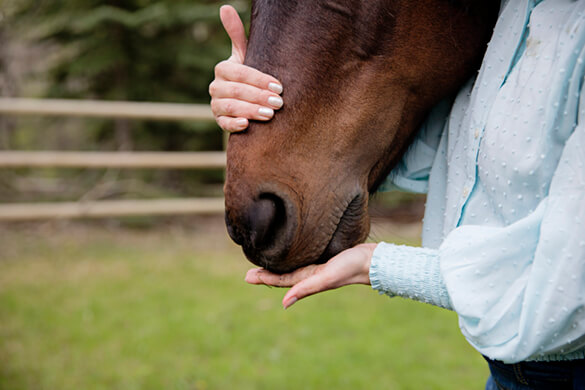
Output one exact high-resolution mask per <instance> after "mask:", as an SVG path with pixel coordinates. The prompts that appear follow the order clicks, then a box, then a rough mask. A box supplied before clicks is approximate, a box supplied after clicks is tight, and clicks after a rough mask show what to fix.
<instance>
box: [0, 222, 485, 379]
mask: <svg viewBox="0 0 585 390" xmlns="http://www.w3.org/2000/svg"><path fill="white" fill-rule="evenodd" d="M217 225H218V224H217V223H215V222H214V223H210V224H208V223H207V222H206V223H202V224H201V225H200V226H199V227H192V228H189V229H176V228H170V227H167V228H161V229H157V230H156V231H151V230H144V231H140V230H124V229H121V228H115V229H105V228H103V227H102V228H99V227H88V226H86V225H65V226H59V225H48V227H47V225H43V226H35V227H32V228H29V229H25V228H23V227H19V228H18V229H15V228H14V227H11V226H10V225H4V226H3V227H0V389H2V390H4V389H10V390H19V389H23V390H24V389H35V390H38V389H41V390H42V389H59V390H68V389H76V390H77V389H84V390H91V389H124V390H132V389H157V390H158V389H177V390H178V389H189V390H195V389H197V390H205V389H222V390H223V389H226V390H228V389H238V390H240V389H241V390H246V389H254V390H256V389H366V388H371V389H483V386H484V382H485V379H486V376H487V366H486V365H485V363H484V362H483V360H482V358H481V357H480V356H479V355H478V354H477V353H475V352H474V351H473V349H472V348H471V347H470V346H468V345H467V343H466V342H465V340H464V339H463V337H462V336H461V335H460V333H459V330H458V326H457V318H456V316H455V315H454V314H453V313H451V312H448V311H446V310H442V309H437V308H434V307H431V306H427V305H424V304H420V303H414V302H409V301H406V300H402V299H400V298H395V299H390V298H388V297H386V296H379V295H378V294H377V293H375V292H373V291H372V290H371V289H370V288H368V287H365V286H352V287H347V288H343V289H340V290H337V291H333V292H328V293H325V294H321V295H319V296H314V297H310V298H308V299H306V300H305V301H301V302H298V303H297V304H296V305H295V306H293V307H292V308H291V309H289V310H286V311H285V310H283V309H282V308H281V306H280V301H281V298H282V296H283V295H284V291H283V290H280V289H276V288H267V287H263V286H250V285H247V284H246V283H245V282H244V281H243V278H244V274H245V271H246V270H247V269H248V268H249V264H248V263H247V262H246V261H245V260H244V259H243V257H242V255H241V253H240V251H239V249H238V248H236V247H235V246H233V245H231V244H230V243H229V242H228V241H227V239H226V236H225V233H224V232H223V229H222V228H220V227H218V226H217ZM391 233H392V232H391ZM394 233H397V235H398V236H401V230H396V229H395V231H394ZM383 234H385V233H383ZM379 235H380V234H378V236H379ZM383 238H388V237H383ZM401 240H409V238H408V237H404V236H402V237H401Z"/></svg>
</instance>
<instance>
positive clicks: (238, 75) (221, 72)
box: [215, 60, 282, 94]
mask: <svg viewBox="0 0 585 390" xmlns="http://www.w3.org/2000/svg"><path fill="white" fill-rule="evenodd" d="M215 79H216V80H227V81H234V82H237V83H243V84H248V85H252V86H254V87H256V88H260V89H267V90H270V91H272V92H274V93H276V94H281V93H282V84H280V81H278V80H277V79H276V78H274V77H272V76H270V75H269V74H266V73H263V72H260V71H259V70H258V69H254V68H252V67H250V66H247V65H242V64H238V63H236V62H234V61H230V60H225V61H222V62H220V63H219V64H217V65H216V66H215Z"/></svg>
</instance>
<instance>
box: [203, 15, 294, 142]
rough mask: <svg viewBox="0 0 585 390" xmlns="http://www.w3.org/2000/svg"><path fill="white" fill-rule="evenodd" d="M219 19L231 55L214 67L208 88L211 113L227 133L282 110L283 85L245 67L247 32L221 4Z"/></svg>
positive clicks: (238, 18) (268, 76)
mask: <svg viewBox="0 0 585 390" xmlns="http://www.w3.org/2000/svg"><path fill="white" fill-rule="evenodd" d="M219 14H220V18H221V22H222V23H223V27H224V28H225V31H226V32H227V33H228V35H229V37H230V39H231V40H232V55H231V57H230V58H228V59H227V60H225V61H222V62H220V63H219V64H217V65H216V66H215V80H213V81H212V82H211V84H210V85H209V94H210V95H211V110H212V111H213V114H214V115H215V120H216V121H217V124H218V125H219V126H220V127H221V128H222V129H224V130H226V131H229V132H236V131H242V130H244V129H245V128H246V127H248V120H249V119H255V120H261V121H262V120H269V119H271V118H272V116H273V115H274V110H278V109H279V108H280V107H282V104H283V102H282V98H281V97H280V96H279V95H280V94H281V93H282V84H280V82H279V81H278V80H277V79H275V78H274V77H272V76H270V75H267V74H265V73H262V72H260V71H258V70H256V69H254V68H251V67H249V66H246V65H244V64H243V63H244V57H245V56H246V45H247V42H246V32H245V30H244V25H243V23H242V21H241V19H240V17H239V16H238V13H237V12H236V10H235V9H234V8H233V7H231V6H229V5H224V6H223V7H221V9H220V13H219Z"/></svg>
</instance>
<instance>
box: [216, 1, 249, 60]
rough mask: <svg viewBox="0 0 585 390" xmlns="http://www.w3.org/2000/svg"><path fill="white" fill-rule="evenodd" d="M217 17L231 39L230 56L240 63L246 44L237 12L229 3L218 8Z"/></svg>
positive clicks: (244, 32)
mask: <svg viewBox="0 0 585 390" xmlns="http://www.w3.org/2000/svg"><path fill="white" fill-rule="evenodd" d="M219 18H220V19H221V23H222V24H223V28H224V29H225V31H226V32H227V34H228V35H229V37H230V39H231V40H232V58H233V59H234V60H235V61H237V62H238V63H240V64H242V63H244V57H245V56H246V45H247V42H246V31H245V30H244V24H243V23H242V20H241V19H240V16H239V15H238V12H237V11H236V9H235V8H234V7H232V6H231V5H224V6H222V7H221V8H220V9H219Z"/></svg>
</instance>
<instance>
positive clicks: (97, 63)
mask: <svg viewBox="0 0 585 390" xmlns="http://www.w3.org/2000/svg"><path fill="white" fill-rule="evenodd" d="M221 4H223V2H220V1H215V0H63V1H52V0H44V1H38V0H0V8H5V9H10V13H9V17H10V19H11V21H12V23H11V25H13V26H20V27H19V31H18V34H19V36H21V37H24V39H25V41H26V42H28V43H30V44H31V45H35V44H50V45H51V48H52V49H51V50H52V51H53V52H54V53H55V54H54V55H53V56H52V58H53V60H52V61H51V65H50V66H49V68H48V69H47V70H46V75H45V76H46V81H47V82H46V85H47V88H46V89H45V91H44V96H46V97H59V98H92V99H105V100H131V101H161V102H186V103H205V104H207V103H208V102H209V96H208V85H209V83H210V82H211V80H212V78H213V67H214V65H215V64H216V63H217V62H218V61H220V60H221V59H223V58H226V57H227V56H228V55H229V47H230V46H229V41H228V38H227V36H226V34H225V33H224V32H223V29H222V27H221V24H220V22H219V16H218V9H219V6H220V5H221ZM235 5H236V6H237V7H238V8H239V9H240V10H241V11H243V13H244V14H245V15H244V18H246V14H247V13H248V12H249V11H248V4H247V3H236V4H235ZM92 124H93V128H92V129H89V130H88V129H85V130H83V131H84V132H85V131H90V133H91V136H90V137H89V140H90V142H89V143H88V144H87V145H84V146H83V148H84V149H100V148H103V149H112V148H117V149H142V150H209V149H210V150H217V149H219V148H221V146H222V134H221V132H220V131H218V129H217V127H216V126H215V125H214V124H211V123H197V122H182V123H174V122H173V123H170V122H136V121H127V120H116V121H108V120H104V121H92ZM86 138H87V137H86ZM177 175H178V176H177ZM159 179H160V180H161V181H162V184H163V185H167V184H168V183H165V181H166V179H173V180H171V181H172V182H173V183H189V182H192V181H197V180H202V178H201V176H200V174H197V173H194V172H191V173H190V172H174V173H172V174H171V173H169V175H168V176H167V177H166V178H160V177H159ZM212 180H215V181H217V180H221V176H218V175H217V174H216V175H215V177H214V178H213V177H212ZM179 187H181V186H179ZM183 187H184V185H183ZM177 189H178V190H182V189H181V188H177ZM183 189H184V188H183Z"/></svg>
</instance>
